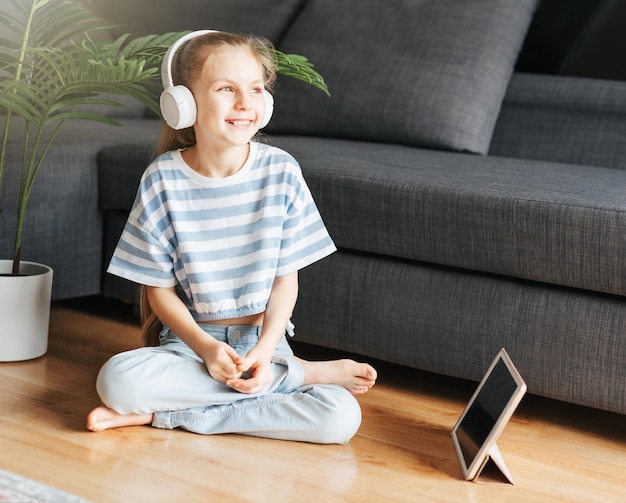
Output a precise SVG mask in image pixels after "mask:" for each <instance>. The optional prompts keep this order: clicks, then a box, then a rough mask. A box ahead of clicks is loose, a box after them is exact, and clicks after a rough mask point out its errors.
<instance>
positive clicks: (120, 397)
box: [96, 324, 361, 444]
mask: <svg viewBox="0 0 626 503" xmlns="http://www.w3.org/2000/svg"><path fill="white" fill-rule="evenodd" d="M200 326H201V327H202V328H203V329H204V331H205V332H207V333H208V334H209V335H211V336H213V337H215V338H216V339H217V340H219V341H224V342H227V343H228V344H229V345H230V346H232V347H233V348H234V349H235V350H236V351H237V353H238V354H240V355H242V356H245V355H246V354H247V353H248V351H250V349H252V348H253V347H254V346H255V344H256V343H257V341H258V340H259V334H260V327H251V326H230V327H226V326H218V325H208V324H201V325H200ZM272 367H273V379H272V381H271V382H270V383H269V384H268V385H267V386H266V387H265V388H264V389H263V390H261V391H260V392H259V393H256V394H244V393H239V392H237V391H235V390H233V389H232V388H229V387H228V386H226V385H225V384H223V383H220V382H218V381H216V380H215V379H213V378H212V377H211V375H210V374H209V372H208V371H207V369H206V367H205V366H204V363H203V362H202V360H201V359H200V358H199V357H198V356H197V355H196V353H195V352H194V351H193V350H192V349H191V348H190V347H189V346H187V345H186V344H185V343H184V342H183V341H181V340H180V339H179V338H178V337H177V336H176V335H175V334H173V333H172V332H171V331H170V330H169V329H168V328H164V330H163V332H162V333H161V345H160V346H159V347H144V348H139V349H135V350H132V351H127V352H124V353H120V354H118V355H115V356H113V357H112V358H111V359H110V360H109V361H108V362H106V363H105V364H104V366H103V367H102V369H101V370H100V373H99V374H98V380H97V383H96V388H97V390H98V394H99V395H100V399H101V400H102V403H103V404H104V405H106V406H107V407H109V408H111V409H113V410H114V411H116V412H118V413H120V414H129V413H137V414H146V413H153V414H154V420H153V422H152V426H155V427H157V428H167V429H173V428H182V429H185V430H188V431H192V432H194V433H201V434H217V433H241V434H245V435H253V436H259V437H266V438H275V439H282V440H297V441H303V442H314V443H322V444H331V443H338V444H344V443H347V442H348V441H349V440H350V439H351V438H352V436H354V434H355V433H356V431H357V430H358V428H359V426H360V424H361V409H360V407H359V404H358V402H357V401H356V399H355V398H354V397H353V396H352V395H351V394H350V393H349V392H348V391H347V390H346V389H344V388H342V387H341V386H335V385H308V386H303V385H302V383H303V379H304V371H303V369H302V365H301V364H300V362H299V361H298V360H297V359H296V358H295V357H294V355H293V352H292V350H291V348H290V347H289V343H288V342H287V339H286V337H285V336H283V338H282V339H281V340H280V342H279V344H278V346H277V348H276V351H275V354H274V357H273V359H272Z"/></svg>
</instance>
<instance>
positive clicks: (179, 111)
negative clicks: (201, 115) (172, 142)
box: [160, 86, 197, 129]
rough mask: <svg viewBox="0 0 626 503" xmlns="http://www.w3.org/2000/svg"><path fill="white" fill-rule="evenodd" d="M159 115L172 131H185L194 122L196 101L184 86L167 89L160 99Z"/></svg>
mask: <svg viewBox="0 0 626 503" xmlns="http://www.w3.org/2000/svg"><path fill="white" fill-rule="evenodd" d="M160 104H161V114H162V115H163V118H164V119H165V122H167V124H168V125H169V126H170V127H171V128H173V129H185V128H188V127H191V126H193V125H194V124H195V122H196V115H197V108H196V100H195V99H194V97H193V94H192V93H191V91H190V90H189V89H188V88H187V87H185V86H174V87H169V88H167V89H165V91H163V93H162V94H161V99H160Z"/></svg>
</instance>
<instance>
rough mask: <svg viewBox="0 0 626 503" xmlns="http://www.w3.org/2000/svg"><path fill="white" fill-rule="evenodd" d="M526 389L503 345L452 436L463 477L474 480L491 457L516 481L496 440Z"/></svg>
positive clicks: (508, 476)
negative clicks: (505, 463) (503, 458)
mask: <svg viewBox="0 0 626 503" xmlns="http://www.w3.org/2000/svg"><path fill="white" fill-rule="evenodd" d="M524 393H526V383H525V382H524V380H523V379H522V376H521V375H520V374H519V372H518V371H517V369H516V368H515V366H514V365H513V362H512V361H511V358H510V357H509V355H508V354H507V353H506V351H505V350H504V348H503V349H501V350H500V351H499V353H498V354H497V355H496V357H495V359H494V360H493V362H492V363H491V365H490V366H489V368H488V369H487V372H486V373H485V375H484V377H483V379H482V381H480V384H479V385H478V387H477V388H476V391H475V392H474V394H473V395H472V397H471V398H470V400H469V402H468V404H467V406H466V407H465V410H464V411H463V413H462V414H461V416H460V417H459V419H458V421H457V423H456V425H455V426H454V428H453V429H452V432H451V436H452V442H453V443H454V448H455V450H456V453H457V456H458V458H459V462H460V464H461V470H462V471H463V477H464V478H465V480H474V479H476V478H477V477H478V475H480V473H481V471H482V470H483V468H484V467H485V465H486V464H487V462H488V461H490V460H491V461H493V463H494V464H495V466H496V467H497V468H498V470H499V471H500V472H501V473H502V474H503V475H504V476H505V477H506V478H507V479H508V481H509V482H511V483H513V480H512V479H511V476H510V473H509V472H508V470H507V468H506V466H505V465H504V462H503V460H502V456H501V455H500V452H499V450H498V447H497V446H496V440H497V439H498V437H499V436H500V434H501V433H502V430H503V429H504V427H505V426H506V424H507V422H508V421H509V419H510V418H511V416H512V415H513V412H514V411H515V409H516V408H517V406H518V404H519V402H520V400H521V399H522V397H523V396H524Z"/></svg>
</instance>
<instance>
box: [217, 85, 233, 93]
mask: <svg viewBox="0 0 626 503" xmlns="http://www.w3.org/2000/svg"><path fill="white" fill-rule="evenodd" d="M219 90H220V91H223V92H226V93H232V92H233V88H232V87H230V86H224V87H220V89H219Z"/></svg>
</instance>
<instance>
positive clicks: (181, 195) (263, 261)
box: [108, 142, 336, 321]
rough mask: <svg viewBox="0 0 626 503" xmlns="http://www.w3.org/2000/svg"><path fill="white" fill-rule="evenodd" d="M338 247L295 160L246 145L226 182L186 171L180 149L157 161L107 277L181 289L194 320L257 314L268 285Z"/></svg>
mask: <svg viewBox="0 0 626 503" xmlns="http://www.w3.org/2000/svg"><path fill="white" fill-rule="evenodd" d="M335 250H336V248H335V245H334V243H333V241H332V240H331V238H330V236H329V235H328V232H327V230H326V227H325V226H324V223H323V222H322V219H321V216H320V214H319V212H318V210H317V207H316V205H315V202H314V201H313V198H312V196H311V193H310V191H309V188H308V187H307V185H306V182H305V181H304V178H303V176H302V171H301V170H300V166H299V165H298V163H297V162H296V160H295V159H294V158H293V157H292V156H291V155H289V154H288V153H286V152H284V151H283V150H280V149H278V148H276V147H271V146H268V145H264V144H260V143H256V142H251V143H250V154H249V156H248V160H247V161H246V163H245V164H244V166H243V167H242V168H241V169H240V170H239V171H238V172H237V173H235V174H234V175H232V176H229V177H226V178H208V177H204V176H201V175H199V174H198V173H196V172H195V171H193V170H192V169H191V168H190V167H189V166H188V165H187V164H186V163H185V161H184V160H183V158H182V156H181V152H180V151H178V150H176V151H171V152H168V153H166V154H163V155H161V156H160V157H159V158H157V159H156V160H154V161H153V162H152V163H151V164H150V166H148V169H147V170H146V171H145V173H144V174H143V176H142V178H141V182H140V185H139V190H138V193H137V197H136V199H135V202H134V204H133V208H132V210H131V212H130V215H129V217H128V221H127V223H126V226H125V228H124V231H123V233H122V235H121V237H120V241H119V243H118V245H117V248H116V250H115V253H114V255H113V258H112V259H111V263H110V265H109V268H108V272H110V273H112V274H115V275H117V276H121V277H123V278H126V279H129V280H131V281H134V282H136V283H140V284H144V285H149V286H156V287H178V289H179V290H180V291H182V293H183V295H182V297H184V298H183V300H184V301H186V303H187V305H188V307H189V309H190V311H191V313H192V315H193V316H194V318H195V319H196V320H198V321H211V320H223V319H229V318H237V317H241V316H248V315H251V314H257V313H260V312H263V311H264V310H265V307H266V305H267V301H268V298H269V295H270V291H271V288H272V284H273V281H274V279H275V278H276V277H280V276H285V275H287V274H289V273H292V272H294V271H297V270H299V269H302V268H303V267H305V266H307V265H309V264H312V263H313V262H315V261H317V260H320V259H321V258H323V257H325V256H327V255H330V254H331V253H333V252H334V251H335Z"/></svg>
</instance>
